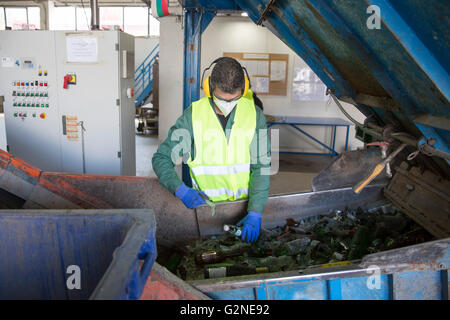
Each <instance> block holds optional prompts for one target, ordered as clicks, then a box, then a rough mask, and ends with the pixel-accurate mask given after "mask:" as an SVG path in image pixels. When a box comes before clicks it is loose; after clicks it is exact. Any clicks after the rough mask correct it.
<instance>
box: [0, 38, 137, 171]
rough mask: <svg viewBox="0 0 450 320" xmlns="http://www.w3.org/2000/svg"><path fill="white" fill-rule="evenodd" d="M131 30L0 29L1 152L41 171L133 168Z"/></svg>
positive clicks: (132, 47)
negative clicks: (4, 150)
mask: <svg viewBox="0 0 450 320" xmlns="http://www.w3.org/2000/svg"><path fill="white" fill-rule="evenodd" d="M133 86H134V37H132V36H131V35H128V34H126V33H123V32H121V31H90V32H66V31H0V95H3V96H4V100H5V101H4V113H5V127H6V140H7V148H8V150H7V151H8V152H10V153H12V154H13V155H15V156H17V157H19V158H21V159H23V160H25V161H27V162H29V163H31V164H33V165H35V166H37V167H38V168H40V169H42V170H44V171H54V172H70V173H88V174H115V175H135V174H136V156H135V153H136V152H135V136H134V98H133V97H131V96H127V89H128V88H133Z"/></svg>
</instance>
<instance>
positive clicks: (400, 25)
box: [366, 0, 450, 101]
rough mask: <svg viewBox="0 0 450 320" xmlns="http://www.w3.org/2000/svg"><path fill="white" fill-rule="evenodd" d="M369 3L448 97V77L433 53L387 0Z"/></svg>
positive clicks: (418, 64)
mask: <svg viewBox="0 0 450 320" xmlns="http://www.w3.org/2000/svg"><path fill="white" fill-rule="evenodd" d="M366 1H367V3H368V4H370V5H376V6H378V7H379V8H380V10H381V12H382V18H383V24H384V26H386V27H387V28H388V29H389V30H390V32H391V33H392V34H393V35H394V36H395V37H396V39H397V41H399V42H400V43H401V44H402V46H403V48H404V49H405V50H406V52H407V53H408V54H409V55H410V56H411V58H413V60H414V61H415V62H416V63H417V66H420V68H421V69H422V70H423V72H425V74H426V75H427V76H428V78H429V79H430V80H431V81H432V82H433V83H434V84H435V86H436V88H437V89H438V90H440V92H441V93H442V94H443V95H444V97H445V98H446V99H447V101H448V100H449V99H450V77H449V74H448V73H447V71H446V70H445V69H444V68H443V66H442V65H441V64H440V63H439V61H438V60H437V59H436V58H435V57H434V55H433V53H432V52H430V51H429V50H428V48H427V47H426V46H425V45H424V44H423V42H422V41H421V40H420V39H419V37H418V36H417V35H416V33H415V31H414V30H412V29H411V28H410V27H409V25H408V24H407V23H406V22H405V21H404V20H403V18H402V17H401V16H400V15H399V14H398V13H397V11H396V10H395V9H394V8H393V7H392V5H391V4H390V3H389V1H387V0H366Z"/></svg>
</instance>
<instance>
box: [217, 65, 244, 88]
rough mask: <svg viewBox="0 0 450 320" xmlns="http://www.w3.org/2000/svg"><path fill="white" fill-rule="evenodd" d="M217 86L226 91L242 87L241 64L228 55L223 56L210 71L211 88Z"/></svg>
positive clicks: (242, 71) (242, 73) (242, 74)
mask: <svg viewBox="0 0 450 320" xmlns="http://www.w3.org/2000/svg"><path fill="white" fill-rule="evenodd" d="M215 88H219V89H220V90H222V91H223V92H226V93H235V92H236V91H237V90H243V89H244V70H243V69H242V66H241V64H240V63H239V62H238V61H237V60H235V59H233V58H230V57H223V58H221V59H220V60H219V61H217V63H216V64H215V65H214V69H213V70H212V72H211V89H212V90H214V89H215Z"/></svg>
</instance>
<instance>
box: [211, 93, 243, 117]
mask: <svg viewBox="0 0 450 320" xmlns="http://www.w3.org/2000/svg"><path fill="white" fill-rule="evenodd" d="M214 102H215V104H216V106H217V107H218V108H219V109H220V111H222V113H223V115H224V116H225V117H228V115H229V114H230V112H231V111H233V108H234V107H235V106H236V105H237V103H238V101H237V100H234V101H229V102H228V101H223V100H220V99H218V98H216V97H214Z"/></svg>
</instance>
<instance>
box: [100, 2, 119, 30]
mask: <svg viewBox="0 0 450 320" xmlns="http://www.w3.org/2000/svg"><path fill="white" fill-rule="evenodd" d="M114 26H119V28H120V30H122V31H123V7H100V29H102V30H114Z"/></svg>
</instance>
